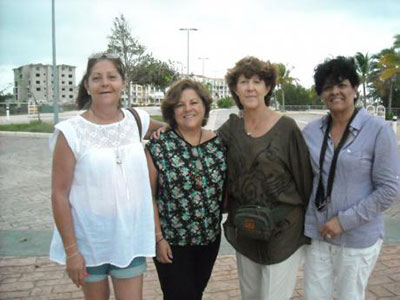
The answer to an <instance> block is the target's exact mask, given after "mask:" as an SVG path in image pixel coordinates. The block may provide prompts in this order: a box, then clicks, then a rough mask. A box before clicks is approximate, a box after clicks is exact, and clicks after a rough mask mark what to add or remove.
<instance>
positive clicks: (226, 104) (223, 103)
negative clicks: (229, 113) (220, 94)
mask: <svg viewBox="0 0 400 300" xmlns="http://www.w3.org/2000/svg"><path fill="white" fill-rule="evenodd" d="M217 104H218V107H219V108H231V107H232V106H233V104H234V103H233V100H232V98H231V97H226V98H221V99H219V100H218V101H217Z"/></svg>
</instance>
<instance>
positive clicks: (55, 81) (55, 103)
mask: <svg viewBox="0 0 400 300" xmlns="http://www.w3.org/2000/svg"><path fill="white" fill-rule="evenodd" d="M51 16H52V18H51V20H52V22H51V25H52V26H51V28H52V39H51V40H52V46H53V111H54V124H57V123H58V76H57V63H56V20H55V18H56V17H55V5H54V0H52V2H51Z"/></svg>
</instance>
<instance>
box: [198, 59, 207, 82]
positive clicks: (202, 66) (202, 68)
mask: <svg viewBox="0 0 400 300" xmlns="http://www.w3.org/2000/svg"><path fill="white" fill-rule="evenodd" d="M199 59H200V60H201V61H202V65H201V70H202V73H201V74H202V75H203V77H204V61H205V60H207V59H208V57H199Z"/></svg>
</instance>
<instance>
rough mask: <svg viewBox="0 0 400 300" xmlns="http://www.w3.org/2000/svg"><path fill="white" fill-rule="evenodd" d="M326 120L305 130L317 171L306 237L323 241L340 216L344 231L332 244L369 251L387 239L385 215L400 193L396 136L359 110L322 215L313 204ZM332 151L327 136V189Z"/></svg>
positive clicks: (337, 166)
mask: <svg viewBox="0 0 400 300" xmlns="http://www.w3.org/2000/svg"><path fill="white" fill-rule="evenodd" d="M327 119H328V118H327V116H324V117H322V118H321V119H319V120H316V121H313V122H312V123H310V124H308V125H307V126H306V127H305V128H304V130H303V135H304V137H305V140H306V142H307V145H308V147H309V149H310V160H311V165H312V169H313V172H314V181H313V191H312V193H311V197H310V201H309V205H308V208H307V213H306V221H305V235H306V236H308V237H310V238H313V239H320V240H321V239H322V237H321V236H320V233H319V229H320V228H321V226H322V225H323V224H324V223H325V222H326V221H328V220H329V219H331V218H332V217H334V216H338V217H339V222H340V224H341V226H342V228H343V229H344V233H343V234H342V235H339V236H337V237H335V238H333V239H332V240H330V241H329V242H330V243H332V244H335V245H342V246H344V247H351V248H366V247H369V246H372V245H373V244H374V243H375V242H376V241H377V240H378V239H379V238H383V236H384V222H383V217H382V212H383V211H384V210H386V209H387V208H388V207H389V206H390V205H391V204H392V203H393V201H395V200H397V199H398V196H399V194H400V156H399V152H398V149H397V141H396V137H395V134H394V132H393V130H392V128H391V126H390V124H389V123H388V122H385V121H384V120H383V119H380V118H377V117H373V116H371V115H369V114H368V113H367V111H366V110H365V109H361V110H360V111H359V112H358V114H357V115H356V117H355V118H354V120H353V121H352V123H351V124H350V134H349V137H348V139H347V141H346V143H345V144H344V146H343V148H342V150H341V151H340V153H339V157H338V160H337V165H336V174H335V178H334V183H333V188H332V194H331V201H330V203H329V205H328V207H327V208H326V209H325V210H324V211H322V212H319V211H318V210H317V209H316V206H315V194H316V190H317V187H318V181H319V156H320V151H321V145H322V141H323V138H324V133H325V129H326V126H327ZM333 153H334V145H333V140H332V138H331V136H330V135H329V138H328V147H327V150H326V154H325V161H324V165H323V173H322V179H323V183H324V187H325V191H326V187H327V181H328V174H329V168H330V166H331V162H332V157H333Z"/></svg>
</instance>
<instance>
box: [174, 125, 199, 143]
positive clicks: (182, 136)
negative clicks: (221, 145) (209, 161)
mask: <svg viewBox="0 0 400 300" xmlns="http://www.w3.org/2000/svg"><path fill="white" fill-rule="evenodd" d="M176 131H177V132H178V134H179V135H180V136H181V138H183V140H184V141H185V142H186V143H188V144H190V145H192V144H191V143H189V142H188V141H187V140H186V139H185V136H184V135H183V134H182V132H181V131H180V130H179V129H178V127H177V128H176ZM202 137H203V129H200V137H199V141H198V142H197V145H192V146H198V145H200V143H201V138H202Z"/></svg>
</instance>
